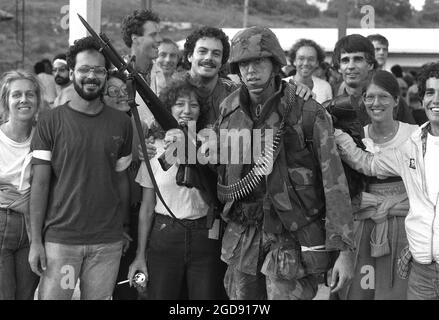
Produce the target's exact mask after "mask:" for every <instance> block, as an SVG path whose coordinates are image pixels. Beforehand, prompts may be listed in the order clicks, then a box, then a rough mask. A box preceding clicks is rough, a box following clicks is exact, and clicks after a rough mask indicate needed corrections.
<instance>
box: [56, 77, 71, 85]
mask: <svg viewBox="0 0 439 320" xmlns="http://www.w3.org/2000/svg"><path fill="white" fill-rule="evenodd" d="M69 82H70V78H69V77H61V76H56V77H55V83H56V84H57V85H59V86H64V85H66V84H68V83H69Z"/></svg>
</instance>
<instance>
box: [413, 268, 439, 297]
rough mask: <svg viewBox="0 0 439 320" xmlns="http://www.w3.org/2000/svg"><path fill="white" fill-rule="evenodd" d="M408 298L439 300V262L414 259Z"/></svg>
mask: <svg viewBox="0 0 439 320" xmlns="http://www.w3.org/2000/svg"><path fill="white" fill-rule="evenodd" d="M407 300H439V263H437V262H433V263H431V264H420V263H418V262H416V261H414V260H413V261H412V269H411V271H410V275H409V283H408V290H407Z"/></svg>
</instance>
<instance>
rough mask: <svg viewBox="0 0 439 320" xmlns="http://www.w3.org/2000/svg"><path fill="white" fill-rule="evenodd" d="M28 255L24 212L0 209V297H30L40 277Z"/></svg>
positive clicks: (31, 297) (4, 298) (3, 298)
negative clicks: (32, 266)
mask: <svg viewBox="0 0 439 320" xmlns="http://www.w3.org/2000/svg"><path fill="white" fill-rule="evenodd" d="M28 256H29V240H28V236H27V232H26V225H25V221H24V215H23V214H22V213H19V212H15V211H10V210H4V209H0V300H33V298H34V293H35V289H36V288H37V286H38V280H39V277H38V276H37V275H36V274H35V273H33V272H32V270H31V268H30V265H29V262H28Z"/></svg>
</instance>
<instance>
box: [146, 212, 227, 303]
mask: <svg viewBox="0 0 439 320" xmlns="http://www.w3.org/2000/svg"><path fill="white" fill-rule="evenodd" d="M180 221H182V222H183V223H184V224H185V225H186V227H187V228H186V229H185V228H184V227H183V226H181V225H180V224H179V223H178V222H177V221H173V220H172V218H170V217H167V216H165V215H161V214H156V217H155V220H154V225H153V227H152V232H151V237H150V241H149V246H148V249H147V259H146V260H147V267H148V272H149V282H148V287H147V294H148V298H149V299H151V300H162V299H167V300H176V299H182V298H187V299H190V300H194V299H195V300H212V299H226V295H225V290H224V287H223V276H224V271H225V265H224V263H223V262H222V261H221V260H220V250H221V241H220V240H213V239H209V238H208V229H207V228H206V218H200V219H196V220H180Z"/></svg>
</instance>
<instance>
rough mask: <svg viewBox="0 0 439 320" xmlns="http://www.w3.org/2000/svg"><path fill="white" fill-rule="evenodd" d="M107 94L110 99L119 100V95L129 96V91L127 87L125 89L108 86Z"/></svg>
mask: <svg viewBox="0 0 439 320" xmlns="http://www.w3.org/2000/svg"><path fill="white" fill-rule="evenodd" d="M106 94H107V96H109V97H112V98H117V97H119V95H122V96H127V95H128V91H127V87H125V86H123V87H117V86H108V88H107V93H106Z"/></svg>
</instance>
